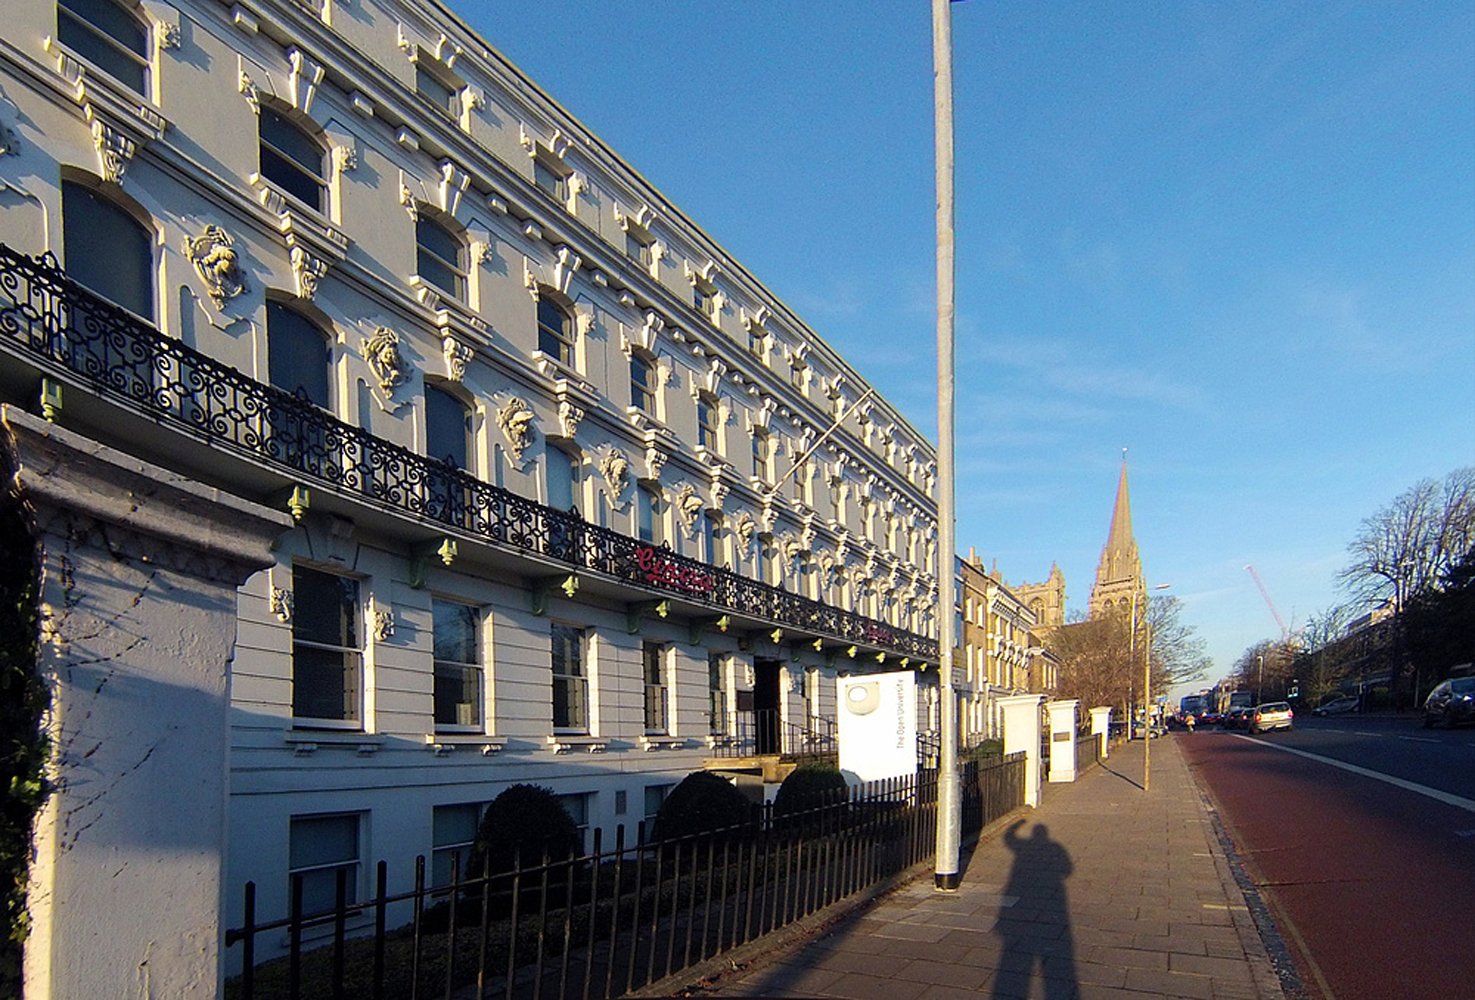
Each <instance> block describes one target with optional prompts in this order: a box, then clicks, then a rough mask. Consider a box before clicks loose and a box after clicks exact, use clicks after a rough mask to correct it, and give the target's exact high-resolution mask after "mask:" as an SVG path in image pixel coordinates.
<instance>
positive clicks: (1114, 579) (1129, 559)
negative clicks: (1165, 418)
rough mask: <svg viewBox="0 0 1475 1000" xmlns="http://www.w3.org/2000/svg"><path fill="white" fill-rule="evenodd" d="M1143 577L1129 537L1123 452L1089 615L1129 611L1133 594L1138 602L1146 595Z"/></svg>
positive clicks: (1129, 504) (1129, 502) (1129, 506)
mask: <svg viewBox="0 0 1475 1000" xmlns="http://www.w3.org/2000/svg"><path fill="white" fill-rule="evenodd" d="M1146 588H1147V583H1146V580H1145V579H1144V577H1143V576H1142V560H1141V558H1140V556H1139V554H1138V551H1137V539H1136V538H1134V537H1133V535H1132V500H1131V497H1130V496H1129V494H1128V492H1127V451H1126V449H1125V448H1123V449H1122V473H1121V477H1120V478H1119V479H1118V480H1117V488H1116V505H1115V506H1114V507H1113V508H1112V511H1111V528H1110V530H1109V531H1108V532H1107V535H1106V545H1104V546H1103V547H1102V549H1101V562H1100V564H1099V565H1097V567H1096V582H1095V584H1094V585H1093V586H1092V587H1091V603H1090V611H1091V614H1092V615H1093V616H1094V615H1097V614H1099V613H1101V612H1103V611H1106V610H1108V609H1110V608H1112V607H1113V606H1120V607H1123V608H1129V607H1130V606H1131V604H1132V597H1133V595H1134V594H1135V595H1136V596H1137V599H1138V601H1141V600H1142V597H1143V595H1144V594H1145V593H1146Z"/></svg>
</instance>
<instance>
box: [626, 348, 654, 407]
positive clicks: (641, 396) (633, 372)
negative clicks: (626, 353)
mask: <svg viewBox="0 0 1475 1000" xmlns="http://www.w3.org/2000/svg"><path fill="white" fill-rule="evenodd" d="M655 389H656V366H655V365H653V364H651V363H650V361H649V360H647V359H646V358H642V357H641V356H640V355H638V354H632V355H631V356H630V405H631V406H633V407H635V408H636V409H637V410H641V411H643V412H645V413H649V414H650V415H651V416H655V415H656V392H655Z"/></svg>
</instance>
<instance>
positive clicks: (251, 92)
mask: <svg viewBox="0 0 1475 1000" xmlns="http://www.w3.org/2000/svg"><path fill="white" fill-rule="evenodd" d="M236 61H237V67H238V68H237V70H236V89H237V90H238V91H240V92H241V96H242V97H244V98H245V99H246V103H247V104H249V105H250V106H251V113H252V114H255V115H259V114H261V93H260V92H259V91H258V90H257V89H256V81H255V80H253V79H251V74H249V73H247V72H246V61H245V60H244V59H242V58H241V57H240V56H237V57H236Z"/></svg>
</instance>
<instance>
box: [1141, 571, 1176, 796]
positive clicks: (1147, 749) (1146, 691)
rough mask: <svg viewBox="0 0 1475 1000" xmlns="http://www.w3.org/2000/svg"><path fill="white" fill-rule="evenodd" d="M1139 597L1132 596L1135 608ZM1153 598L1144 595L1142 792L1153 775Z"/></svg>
mask: <svg viewBox="0 0 1475 1000" xmlns="http://www.w3.org/2000/svg"><path fill="white" fill-rule="evenodd" d="M1171 586H1172V584H1171V583H1160V584H1158V585H1157V586H1156V587H1153V588H1152V589H1153V590H1167V589H1168V588H1169V587H1171ZM1136 603H1137V595H1136V594H1133V595H1132V605H1133V607H1134V608H1135V607H1136ZM1151 612H1152V598H1151V597H1150V596H1149V595H1147V594H1143V595H1142V629H1143V632H1144V633H1145V635H1144V639H1143V643H1142V644H1143V646H1144V647H1145V648H1144V649H1143V651H1142V722H1143V724H1144V726H1145V727H1146V731H1145V732H1144V733H1143V734H1142V790H1143V791H1144V792H1146V791H1147V788H1148V784H1149V777H1150V775H1151V773H1152V614H1151Z"/></svg>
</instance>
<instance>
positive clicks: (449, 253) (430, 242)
mask: <svg viewBox="0 0 1475 1000" xmlns="http://www.w3.org/2000/svg"><path fill="white" fill-rule="evenodd" d="M466 256H467V254H466V243H465V241H464V240H462V238H461V236H460V235H459V234H458V233H454V232H452V231H451V229H450V227H448V226H446V225H444V224H443V223H441V222H439V221H437V220H436V219H434V218H432V217H431V216H430V215H429V214H427V213H426V212H424V211H422V212H421V213H420V215H419V218H417V219H416V220H415V274H416V275H418V276H419V278H420V280H421V281H424V282H425V283H427V284H430V285H434V286H435V287H436V288H438V289H440V290H441V291H442V292H444V293H445V294H446V295H449V296H450V297H451V298H453V299H456V300H457V301H460V302H464V301H466Z"/></svg>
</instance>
